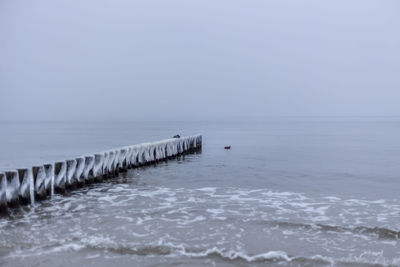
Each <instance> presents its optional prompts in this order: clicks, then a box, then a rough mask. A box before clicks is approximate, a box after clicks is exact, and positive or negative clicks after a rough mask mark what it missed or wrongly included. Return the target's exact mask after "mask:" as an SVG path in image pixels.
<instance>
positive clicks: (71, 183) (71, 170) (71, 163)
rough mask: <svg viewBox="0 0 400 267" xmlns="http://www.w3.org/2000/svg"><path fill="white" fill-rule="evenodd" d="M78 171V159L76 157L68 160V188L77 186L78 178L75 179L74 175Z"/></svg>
mask: <svg viewBox="0 0 400 267" xmlns="http://www.w3.org/2000/svg"><path fill="white" fill-rule="evenodd" d="M75 172H76V160H75V159H71V160H67V174H66V177H67V181H66V184H67V185H66V187H67V188H72V189H73V188H75V187H76V182H77V181H76V180H75V179H74V178H75V177H74V175H75Z"/></svg>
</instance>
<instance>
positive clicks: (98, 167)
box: [0, 135, 202, 212]
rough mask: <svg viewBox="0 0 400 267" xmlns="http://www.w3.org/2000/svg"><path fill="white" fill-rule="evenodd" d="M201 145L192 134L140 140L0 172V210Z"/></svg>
mask: <svg viewBox="0 0 400 267" xmlns="http://www.w3.org/2000/svg"><path fill="white" fill-rule="evenodd" d="M201 146H202V136H201V135H194V136H188V137H180V138H173V139H166V140H162V141H158V142H153V143H142V144H138V145H132V146H126V147H121V148H117V149H111V150H107V151H104V152H98V153H95V154H93V155H85V156H81V157H77V158H73V159H68V160H65V161H59V162H54V163H50V164H44V165H41V166H33V167H31V168H23V169H17V170H10V171H5V172H0V212H7V211H8V209H9V208H17V207H19V206H20V205H25V204H30V203H32V204H33V203H34V202H35V200H43V199H46V198H48V197H50V196H52V195H53V194H55V193H63V192H65V191H66V190H73V189H75V188H77V187H80V186H83V185H85V184H90V183H93V182H101V181H103V179H109V178H112V177H115V176H117V175H118V174H119V173H120V172H122V171H126V170H127V169H130V168H135V167H139V166H144V165H148V164H151V163H155V162H157V161H161V160H166V159H169V158H173V157H176V156H179V155H182V154H185V153H191V152H194V151H196V150H198V149H200V148H201Z"/></svg>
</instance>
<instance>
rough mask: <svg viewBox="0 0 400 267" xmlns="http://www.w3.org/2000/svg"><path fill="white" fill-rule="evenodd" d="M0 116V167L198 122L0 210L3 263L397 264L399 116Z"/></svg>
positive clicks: (83, 150)
mask: <svg viewBox="0 0 400 267" xmlns="http://www.w3.org/2000/svg"><path fill="white" fill-rule="evenodd" d="M2 127H4V129H7V130H6V131H2V132H1V135H2V136H1V138H0V140H1V147H2V148H3V151H5V152H6V154H7V155H10V156H9V157H4V156H2V157H1V158H0V163H1V164H0V165H1V168H3V169H4V167H7V168H8V167H11V165H12V164H14V163H15V162H18V164H19V165H21V166H22V165H23V166H29V164H31V163H32V161H35V160H37V159H39V160H42V161H51V160H54V159H61V158H62V159H67V158H69V157H72V156H78V155H80V154H82V153H89V152H95V151H100V150H104V149H107V148H111V147H114V146H121V145H128V144H134V143H139V142H142V141H151V140H158V139H163V138H165V137H169V136H172V135H174V134H176V133H182V134H187V135H189V134H194V133H199V132H200V133H202V134H203V149H202V151H201V153H196V154H191V155H185V156H184V157H179V158H177V159H174V160H171V161H167V162H162V163H159V164H156V165H154V166H149V167H145V168H136V169H131V170H129V171H128V172H127V173H123V174H121V175H120V176H119V177H118V178H115V179H112V180H109V181H105V182H104V183H100V184H92V185H90V186H89V187H85V188H82V189H79V190H77V191H73V192H70V193H67V195H65V196H60V195H55V196H54V197H53V199H51V200H47V201H44V202H39V203H36V204H35V205H34V206H28V207H24V208H22V209H21V210H18V211H13V212H12V213H11V214H10V215H9V216H8V217H3V218H1V219H0V234H1V236H2V238H1V240H0V259H1V262H3V263H5V264H6V265H7V266H8V265H12V266H14V265H16V266H27V265H36V264H41V265H43V266H54V265H61V264H64V265H72V264H81V265H90V264H92V265H96V266H109V265H111V264H113V265H118V266H131V265H132V264H134V265H135V264H136V265H145V266H151V265H157V264H163V265H166V266H174V265H180V264H181V265H187V264H192V265H195V266H203V265H204V264H207V265H213V264H218V265H222V266H224V265H227V266H230V265H252V266H253V265H260V266H264V265H265V264H268V265H284V266H299V265H301V266H304V265H305V266H327V265H328V266H329V265H335V264H336V265H338V266H343V265H345V266H348V265H350V266H365V265H373V264H376V265H378V266H379V265H385V266H386V265H393V266H396V265H399V264H400V252H399V251H400V244H399V239H400V228H399V224H398V222H399V221H400V200H399V198H398V189H399V187H398V177H399V173H400V169H399V162H398V160H397V159H398V158H400V141H399V139H398V136H399V134H400V118H397V117H362V118H359V117H348V118H341V117H336V118H332V117H329V118H328V117H309V118H281V117H280V118H270V119H266V120H248V121H243V120H235V121H196V122H182V121H181V122H179V121H175V122H164V123H162V122H157V123H156V122H140V121H136V122H118V123H117V122H114V123H100V122H91V123H50V122H42V123H37V124H35V123H12V124H10V123H2ZM182 129H184V131H183V130H182ZM18 133H19V134H18ZM26 133H29V134H26ZM4 140H7V141H4ZM60 140H62V141H60ZM44 144H45V145H44ZM225 145H231V146H232V149H231V150H229V151H228V150H224V149H223V147H224V146H225ZM12 151H15V153H14V154H13V153H12ZM33 159H34V160H33ZM42 163H44V162H42ZM26 164H27V165H26Z"/></svg>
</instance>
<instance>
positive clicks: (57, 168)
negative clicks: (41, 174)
mask: <svg viewBox="0 0 400 267" xmlns="http://www.w3.org/2000/svg"><path fill="white" fill-rule="evenodd" d="M66 173H67V163H66V162H65V161H61V162H56V163H54V190H55V192H58V193H63V192H65V180H66Z"/></svg>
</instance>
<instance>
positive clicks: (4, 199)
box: [0, 172, 7, 212]
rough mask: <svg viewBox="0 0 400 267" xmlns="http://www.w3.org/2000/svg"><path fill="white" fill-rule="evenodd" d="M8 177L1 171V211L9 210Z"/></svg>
mask: <svg viewBox="0 0 400 267" xmlns="http://www.w3.org/2000/svg"><path fill="white" fill-rule="evenodd" d="M6 190H7V178H6V174H5V173H3V172H0V212H6V211H7V195H6Z"/></svg>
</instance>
